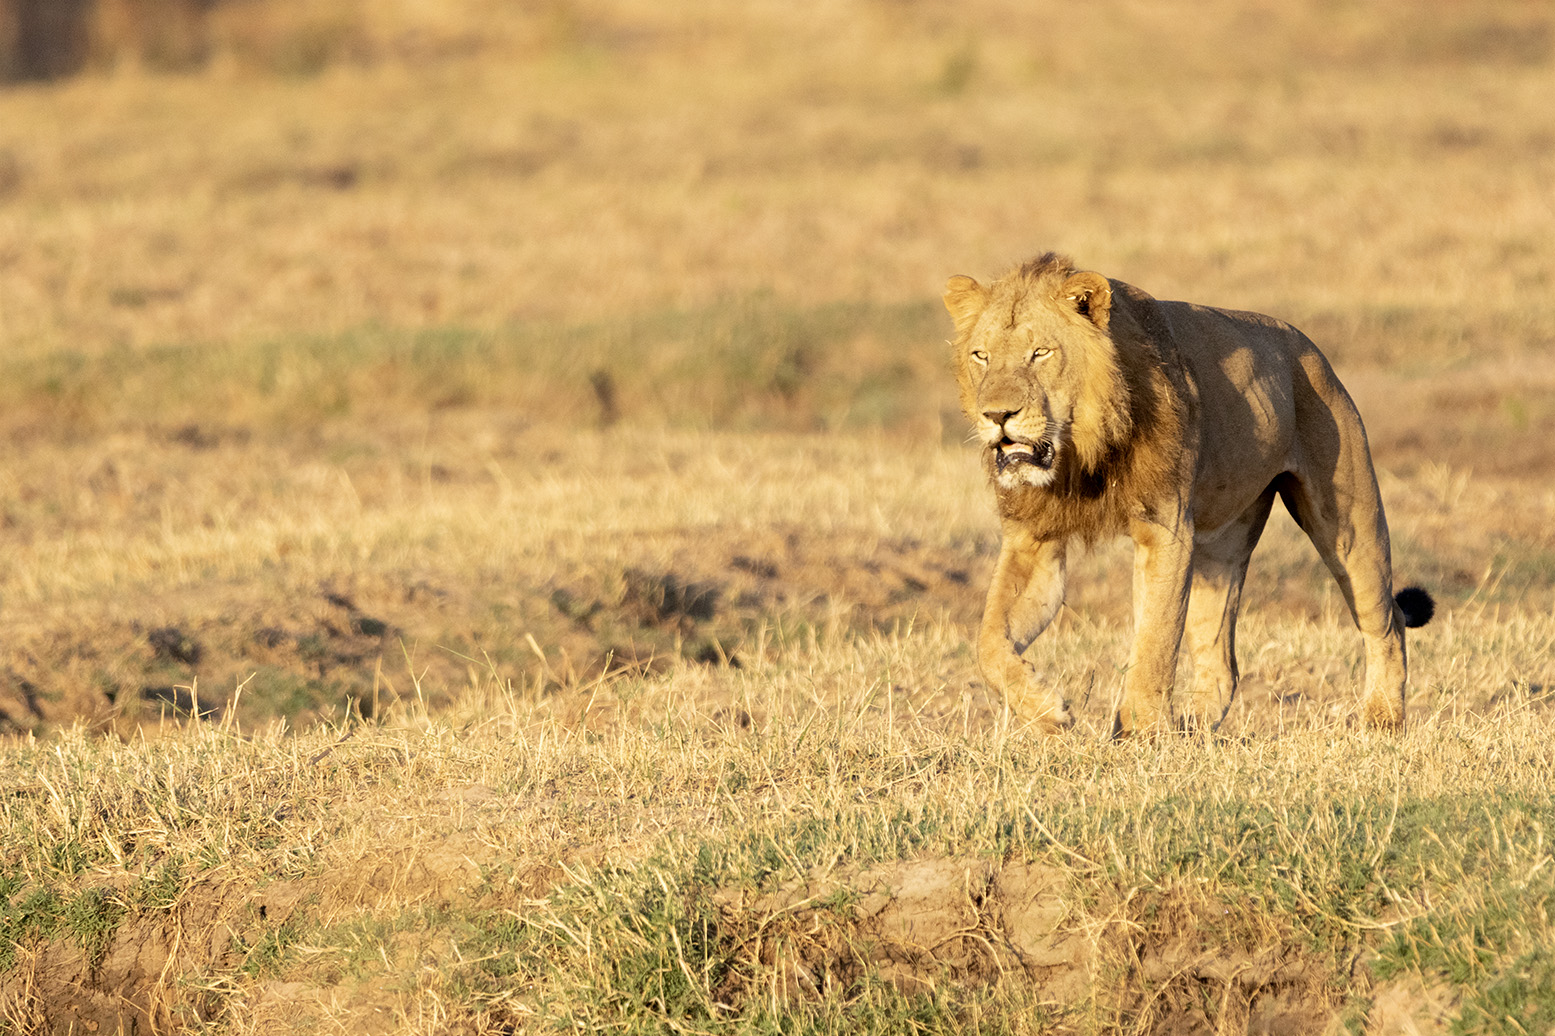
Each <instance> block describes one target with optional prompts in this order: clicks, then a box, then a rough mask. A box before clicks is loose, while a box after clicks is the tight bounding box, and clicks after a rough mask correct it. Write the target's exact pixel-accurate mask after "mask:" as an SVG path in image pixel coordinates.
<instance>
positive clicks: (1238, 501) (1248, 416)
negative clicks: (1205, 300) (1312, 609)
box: [1193, 348, 1296, 534]
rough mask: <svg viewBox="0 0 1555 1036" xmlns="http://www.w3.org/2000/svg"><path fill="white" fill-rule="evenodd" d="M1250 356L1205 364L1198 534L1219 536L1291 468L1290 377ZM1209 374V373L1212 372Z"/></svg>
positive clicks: (1201, 394) (1292, 407)
mask: <svg viewBox="0 0 1555 1036" xmlns="http://www.w3.org/2000/svg"><path fill="white" fill-rule="evenodd" d="M1259 359H1267V358H1266V357H1259V358H1255V357H1252V356H1250V355H1249V350H1247V349H1245V348H1243V349H1239V350H1235V351H1234V352H1233V353H1232V354H1231V355H1229V356H1226V357H1223V358H1221V362H1218V363H1213V364H1200V365H1199V370H1198V371H1197V372H1196V373H1197V377H1198V383H1199V414H1200V423H1199V463H1198V470H1197V473H1196V475H1195V478H1194V487H1193V523H1194V528H1195V529H1196V530H1199V531H1201V532H1204V533H1207V534H1208V533H1213V532H1215V531H1216V530H1218V529H1220V528H1222V527H1223V526H1225V525H1226V524H1228V523H1230V522H1234V521H1236V520H1237V519H1238V518H1239V517H1241V515H1242V514H1243V512H1245V511H1246V510H1247V509H1248V508H1249V507H1251V506H1252V504H1253V502H1254V501H1256V500H1257V499H1258V498H1259V497H1260V496H1262V495H1263V492H1264V490H1266V489H1267V488H1268V487H1269V483H1270V482H1272V481H1274V479H1275V478H1276V477H1278V476H1279V475H1280V474H1281V473H1282V472H1284V471H1286V470H1288V469H1289V466H1290V463H1291V457H1292V448H1293V444H1294V440H1295V426H1296V407H1295V397H1294V393H1293V391H1292V386H1291V380H1290V376H1289V374H1288V373H1285V372H1283V371H1280V370H1278V369H1276V368H1277V367H1278V366H1279V365H1277V364H1272V363H1260V362H1257V361H1258V360H1259ZM1206 368H1208V369H1206Z"/></svg>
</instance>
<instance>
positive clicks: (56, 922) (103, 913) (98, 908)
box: [0, 873, 125, 973]
mask: <svg viewBox="0 0 1555 1036" xmlns="http://www.w3.org/2000/svg"><path fill="white" fill-rule="evenodd" d="M22 880H23V879H22V878H21V876H20V875H19V874H14V873H13V874H11V875H9V876H8V877H7V878H6V880H4V881H0V898H3V900H4V905H3V908H0V973H3V972H5V971H8V970H10V968H11V966H12V965H13V964H14V963H15V962H16V951H17V949H18V948H19V947H21V946H23V945H25V944H27V943H32V942H39V941H47V940H48V939H51V938H53V937H55V936H57V935H65V936H68V937H69V938H70V939H71V940H72V941H73V942H75V944H76V945H77V946H79V947H80V948H81V951H82V953H84V954H85V956H86V959H87V961H88V962H89V963H92V964H96V963H97V962H98V961H100V960H101V959H102V955H103V954H104V953H105V952H106V951H107V949H108V944H109V943H110V942H111V941H112V939H113V933H114V932H115V931H116V930H117V929H118V927H119V922H120V921H121V920H123V918H124V912H125V911H124V904H123V903H122V902H120V900H119V899H118V898H117V897H116V896H114V894H113V893H112V892H111V891H110V890H109V889H106V888H102V887H100V886H99V887H93V888H86V889H80V890H78V891H76V892H74V893H73V894H71V893H64V892H61V891H59V890H56V889H53V888H39V887H32V888H28V889H26V890H25V891H22V892H20V893H19V894H17V890H18V889H19V888H20V882H21V881H22Z"/></svg>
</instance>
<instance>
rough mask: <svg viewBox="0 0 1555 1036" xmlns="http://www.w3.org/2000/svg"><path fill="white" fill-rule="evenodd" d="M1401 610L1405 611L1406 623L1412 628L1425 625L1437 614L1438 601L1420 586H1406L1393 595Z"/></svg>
mask: <svg viewBox="0 0 1555 1036" xmlns="http://www.w3.org/2000/svg"><path fill="white" fill-rule="evenodd" d="M1393 600H1394V601H1396V602H1397V603H1398V607H1399V610H1400V611H1402V612H1403V613H1404V625H1405V626H1407V627H1409V628H1410V629H1414V628H1415V627H1416V626H1424V625H1425V624H1426V623H1428V622H1430V621H1431V616H1433V615H1435V614H1436V602H1435V601H1433V600H1431V595H1430V594H1428V593H1426V592H1425V591H1424V590H1422V589H1420V588H1419V587H1418V586H1406V587H1404V589H1402V590H1400V591H1399V592H1398V593H1396V594H1394V595H1393Z"/></svg>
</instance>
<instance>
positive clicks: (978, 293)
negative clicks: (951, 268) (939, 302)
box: [944, 274, 988, 334]
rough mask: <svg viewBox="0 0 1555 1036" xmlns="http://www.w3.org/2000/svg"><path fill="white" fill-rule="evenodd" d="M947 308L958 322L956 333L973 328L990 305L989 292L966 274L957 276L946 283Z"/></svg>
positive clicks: (951, 316)
mask: <svg viewBox="0 0 1555 1036" xmlns="http://www.w3.org/2000/svg"><path fill="white" fill-rule="evenodd" d="M944 298H945V308H946V309H947V310H949V311H950V318H951V319H952V320H954V321H955V322H956V333H957V334H960V333H961V332H963V331H965V330H966V329H967V328H969V327H971V326H972V324H973V323H974V322H975V321H976V320H977V318H978V317H979V316H980V315H981V314H982V312H983V307H984V306H986V305H987V304H988V292H987V291H986V290H984V288H983V286H982V285H981V284H978V283H977V282H976V281H974V280H973V279H972V278H970V277H967V276H965V275H964V274H957V275H956V276H954V277H952V278H951V279H950V280H948V281H946V282H945V296H944Z"/></svg>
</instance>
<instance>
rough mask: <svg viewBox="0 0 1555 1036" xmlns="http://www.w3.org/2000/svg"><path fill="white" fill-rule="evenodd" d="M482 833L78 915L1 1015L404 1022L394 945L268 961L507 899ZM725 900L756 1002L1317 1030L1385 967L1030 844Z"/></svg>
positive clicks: (35, 954) (2, 993)
mask: <svg viewBox="0 0 1555 1036" xmlns="http://www.w3.org/2000/svg"><path fill="white" fill-rule="evenodd" d="M479 852H480V849H479V847H478V846H477V845H476V843H475V841H474V840H473V839H455V840H453V841H448V842H439V843H436V844H433V845H430V846H429V847H427V849H426V851H424V852H419V853H416V854H413V858H411V859H407V860H404V861H400V862H401V864H402V865H401V866H399V867H398V868H388V869H385V868H384V867H381V866H380V867H377V868H376V869H375V868H373V867H368V866H365V865H364V866H362V867H354V868H353V867H344V868H337V869H335V870H334V871H333V872H331V873H329V874H324V875H320V876H319V877H317V878H315V879H309V880H294V881H286V882H275V883H272V884H271V885H269V886H267V887H266V888H264V889H263V890H259V889H252V888H250V889H246V890H245V889H238V888H236V887H234V886H231V885H226V886H223V885H217V884H207V885H201V886H197V887H195V888H193V889H190V890H188V891H187V892H185V893H184V894H183V895H181V896H180V897H179V899H178V902H177V903H176V904H175V905H173V906H172V907H169V908H167V909H160V910H142V911H139V912H136V913H132V914H129V915H126V916H125V917H124V918H123V919H122V923H120V924H119V926H118V928H117V929H116V930H114V931H113V932H112V933H111V934H110V935H109V936H108V937H106V938H105V939H103V940H101V941H100V942H99V943H97V944H96V945H95V946H87V947H85V948H83V946H82V945H81V943H80V942H79V941H78V940H75V939H72V938H69V937H65V936H60V935H56V936H54V937H52V938H49V939H45V940H42V941H38V942H32V943H30V944H28V945H25V946H19V947H18V954H17V958H16V961H15V964H14V966H13V967H12V968H11V969H10V970H9V971H7V973H6V974H5V976H4V979H3V981H0V1023H9V1024H10V1025H11V1026H12V1027H14V1028H16V1029H17V1030H18V1031H28V1032H66V1031H74V1032H114V1031H125V1032H136V1031H139V1032H164V1031H176V1030H178V1029H179V1028H181V1027H187V1026H191V1025H197V1024H200V1023H204V1022H211V1021H216V1020H219V1019H222V1018H227V1019H228V1020H231V1018H232V1017H234V1014H233V1013H234V1012H236V1013H237V1015H241V1016H242V1018H244V1019H247V1020H248V1021H250V1022H254V1023H255V1024H258V1023H260V1022H263V1023H264V1026H265V1028H267V1029H269V1030H271V1031H278V1032H280V1031H303V1030H302V1029H299V1026H311V1025H312V1024H313V1022H315V1021H317V1020H318V1019H320V1018H322V1017H324V1016H325V1015H327V1016H328V1017H330V1018H333V1019H335V1020H337V1021H339V1020H341V1019H347V1018H349V1019H353V1020H354V1022H360V1023H361V1026H363V1027H364V1028H362V1030H361V1031H389V1030H388V1029H384V1028H382V1026H383V1025H384V1024H387V1021H388V1019H389V1018H390V1016H391V1014H392V1012H389V1007H388V1006H386V1002H385V1001H384V996H383V989H382V988H381V986H382V982H380V981H378V980H377V979H375V977H374V976H375V974H377V973H376V972H375V970H374V969H375V968H376V966H377V965H376V962H377V961H378V960H379V956H378V955H377V954H376V953H370V954H366V955H365V956H362V957H361V958H360V960H359V961H358V964H357V965H356V966H355V969H354V970H353V969H344V970H341V969H334V970H330V969H324V970H323V971H322V972H315V973H314V974H312V975H306V974H299V973H294V972H286V973H284V974H283V973H279V972H275V971H273V970H269V969H267V968H266V967H264V966H263V958H264V953H265V947H266V945H267V943H266V939H267V938H269V939H271V940H272V941H273V940H274V939H275V938H276V936H275V933H277V932H278V931H281V930H283V929H284V928H285V926H287V925H291V926H292V927H294V928H297V930H303V929H306V928H309V927H310V926H311V925H312V923H313V922H314V921H316V920H317V918H310V917H309V916H308V915H309V914H310V913H313V912H318V911H320V910H323V909H324V908H323V907H321V906H320V904H321V903H326V902H327V903H329V904H332V905H331V907H330V908H329V913H330V915H331V916H332V917H334V918H336V919H337V920H338V919H339V918H341V917H343V916H346V915H345V914H342V913H341V911H342V910H345V911H346V913H350V912H351V911H363V912H364V913H362V915H361V916H363V917H366V916H368V915H370V914H372V913H373V911H374V910H375V909H377V908H380V907H382V906H383V905H385V904H390V903H397V904H401V905H404V904H406V903H434V902H435V904H437V905H438V907H439V911H440V913H439V916H443V914H442V911H447V912H448V914H447V916H457V915H458V914H459V912H460V911H461V909H463V908H466V907H474V906H476V901H477V899H479V902H480V904H483V905H484V906H485V907H488V908H489V907H491V906H492V903H491V901H490V897H491V890H490V889H489V888H487V889H485V890H484V891H481V890H480V888H479V886H480V884H481V883H480V882H479V881H478V880H476V878H477V877H478V873H477V872H478V870H479V868H478V865H477V861H478V858H479ZM381 862H382V861H380V863H381ZM391 871H392V873H391ZM535 877H536V879H537V880H536V881H535V882H528V881H525V882H523V883H521V887H517V888H516V892H517V894H519V895H521V896H522V897H523V898H522V900H521V901H515V903H514V906H515V907H523V908H524V909H532V908H533V905H534V904H535V903H536V902H538V900H537V899H536V898H534V897H536V896H539V897H542V898H543V897H545V896H547V895H549V894H550V893H551V891H552V890H553V888H554V883H555V882H556V881H562V880H566V874H565V872H563V871H559V870H556V869H555V868H550V869H549V870H548V871H547V873H546V875H544V876H543V878H542V877H541V876H540V875H538V874H537V875H535ZM713 899H714V904H715V906H716V909H717V916H718V925H719V928H720V929H721V930H722V937H721V940H720V941H722V942H724V943H725V944H726V945H729V946H732V947H733V948H734V952H733V956H734V961H733V967H731V968H730V969H729V972H728V976H729V977H728V978H727V980H726V981H725V984H724V986H723V988H721V989H718V990H716V991H715V992H716V999H717V1000H718V1001H719V1002H721V1003H724V1004H727V1005H732V1006H734V1007H736V1009H738V1005H740V1004H741V1003H747V1002H750V1001H752V1000H759V1001H760V1002H764V1003H778V1002H784V1001H793V1000H813V999H817V998H822V997H836V996H844V997H845V996H848V995H851V992H852V991H854V990H856V988H857V984H858V983H859V982H860V981H862V980H865V979H866V978H869V979H871V980H877V981H878V980H883V981H885V982H887V983H889V984H890V985H892V986H894V987H895V988H896V989H898V990H899V991H901V992H903V993H905V994H908V995H912V994H917V993H925V992H928V991H931V990H933V989H935V988H936V987H939V986H943V985H946V984H953V985H960V986H967V985H997V986H1000V987H1001V988H1004V989H1006V990H1008V991H1010V992H1011V993H1013V994H1015V995H1018V996H1019V997H1021V998H1023V999H1025V1000H1027V1001H1028V1002H1030V1003H1032V1004H1034V1005H1041V1006H1042V1008H1043V1010H1044V1012H1045V1016H1046V1017H1047V1019H1048V1021H1049V1022H1050V1023H1051V1024H1052V1025H1053V1026H1054V1028H1053V1029H1052V1031H1057V1032H1066V1031H1071V1030H1073V1031H1080V1030H1094V1029H1095V1028H1096V1027H1097V1025H1098V1024H1099V1025H1100V1026H1101V1028H1102V1029H1103V1030H1105V1031H1111V1030H1114V1029H1116V1030H1120V1031H1129V1032H1138V1033H1156V1034H1171V1036H1178V1034H1184V1036H1185V1034H1198V1033H1211V1032H1213V1033H1223V1032H1239V1033H1244V1032H1245V1033H1259V1034H1306V1033H1316V1032H1323V1031H1329V1030H1330V1027H1331V1026H1332V1025H1333V1023H1334V1022H1335V1019H1336V1017H1337V1015H1338V1012H1339V1011H1340V1010H1341V1009H1342V1007H1343V1000H1344V997H1345V992H1346V990H1353V989H1354V988H1356V987H1357V986H1359V987H1360V988H1364V987H1365V984H1366V983H1367V981H1368V980H1367V978H1366V976H1365V974H1364V971H1363V972H1361V973H1359V974H1357V975H1354V976H1338V975H1335V974H1334V973H1333V971H1332V967H1331V965H1329V964H1327V963H1325V962H1324V961H1323V960H1321V959H1319V958H1317V957H1315V956H1313V955H1312V954H1311V953H1309V952H1308V951H1305V950H1303V949H1301V948H1300V947H1299V945H1298V944H1297V942H1296V941H1295V940H1283V941H1282V940H1272V939H1271V940H1269V941H1265V942H1262V943H1257V942H1250V941H1249V937H1248V936H1247V935H1246V934H1245V933H1243V934H1237V933H1235V932H1233V931H1231V930H1229V929H1228V927H1227V924H1226V921H1225V913H1226V912H1225V910H1224V909H1223V908H1217V907H1216V906H1215V904H1213V903H1209V902H1196V901H1193V900H1191V899H1190V898H1188V894H1187V893H1185V892H1180V891H1179V892H1173V891H1171V890H1152V891H1141V890H1138V889H1136V890H1132V891H1130V892H1128V893H1122V892H1121V891H1120V890H1118V889H1115V888H1112V887H1111V886H1109V885H1107V884H1106V883H1105V882H1098V881H1096V880H1094V879H1093V878H1091V877H1088V876H1087V875H1085V874H1080V873H1076V872H1071V871H1068V870H1065V869H1063V868H1060V867H1055V866H1050V865H1045V864H1041V863H1035V862H1028V861H1020V860H1011V861H1006V862H1003V863H999V862H995V861H990V860H985V859H976V858H959V859H958V858H930V859H921V860H912V861H900V862H894V863H882V864H876V865H873V866H869V867H840V868H837V869H833V870H831V871H829V872H826V873H816V874H813V875H812V876H811V877H809V878H808V879H806V880H803V881H793V882H789V883H787V884H784V885H781V886H779V887H777V888H775V889H771V890H768V891H759V890H752V889H750V888H748V887H736V888H727V889H724V890H721V891H719V892H717V893H715V894H714V897H713ZM526 904H527V905H526ZM515 916H516V915H515ZM267 933H268V935H267ZM445 934H446V933H445ZM434 935H435V933H422V936H426V938H422V937H421V936H418V935H417V934H416V933H413V932H409V931H407V932H401V933H399V934H396V935H394V936H393V939H392V942H393V947H394V948H393V949H392V950H390V951H389V952H388V954H387V956H384V957H382V960H383V962H384V967H385V968H390V969H391V970H392V965H391V960H396V961H397V960H398V959H399V958H400V957H404V956H405V955H406V954H410V955H411V956H417V959H422V960H423V962H424V963H425V962H427V961H433V960H436V959H440V958H437V957H436V954H433V955H432V956H430V957H427V956H425V955H426V954H427V953H430V952H431V950H430V942H429V941H428V940H429V939H431V938H432V936H434ZM407 940H408V941H407ZM418 940H419V941H418ZM402 943H403V944H404V945H401V944H402ZM317 952H319V953H323V954H326V955H327V953H328V950H327V949H322V948H321V949H318V950H317ZM418 955H419V956H418ZM321 959H323V958H321ZM256 962H258V964H257V965H256ZM384 977H386V976H384ZM307 978H311V979H312V981H305V980H303V979H307ZM1372 999H1373V1001H1374V1006H1373V1008H1372V1011H1371V1015H1370V1017H1369V1018H1368V1019H1367V1031H1368V1032H1373V1033H1378V1034H1384V1033H1386V1034H1394V1033H1414V1032H1445V1031H1446V1024H1447V1021H1446V1020H1447V1017H1448V1014H1449V1013H1450V1007H1451V1004H1450V1003H1449V1002H1448V1001H1447V999H1446V998H1445V997H1444V995H1443V994H1442V993H1441V991H1440V990H1431V989H1425V988H1423V987H1420V986H1418V984H1415V985H1404V984H1399V983H1393V984H1390V985H1386V986H1382V987H1379V989H1378V990H1377V991H1376V992H1375V994H1374V996H1373V997H1372ZM386 1012H387V1013H386ZM369 1023H371V1024H369ZM1044 1031H1047V1030H1044Z"/></svg>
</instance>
